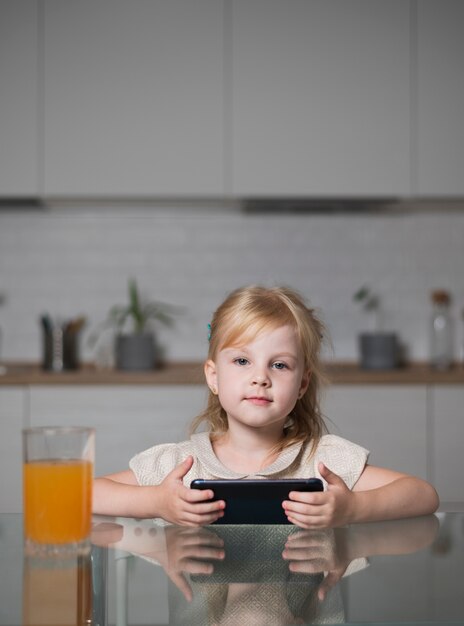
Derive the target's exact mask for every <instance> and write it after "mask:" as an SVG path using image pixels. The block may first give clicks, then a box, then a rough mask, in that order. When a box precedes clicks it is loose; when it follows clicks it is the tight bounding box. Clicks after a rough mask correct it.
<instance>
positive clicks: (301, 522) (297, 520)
mask: <svg viewBox="0 0 464 626" xmlns="http://www.w3.org/2000/svg"><path fill="white" fill-rule="evenodd" d="M319 472H320V474H321V476H322V477H323V478H325V480H326V481H327V483H328V487H327V491H320V492H318V491H313V492H303V491H291V492H290V493H289V498H290V499H289V500H285V501H284V502H282V506H283V508H284V509H285V513H286V514H287V518H288V520H289V521H290V522H292V524H295V525H296V526H300V528H335V527H337V526H344V525H345V524H348V523H349V522H350V521H351V519H352V516H353V511H354V502H355V499H356V496H355V494H354V493H353V492H352V491H351V490H350V489H348V487H347V486H346V484H345V483H344V481H343V480H342V479H341V478H340V476H337V474H334V472H331V471H330V470H329V469H328V468H327V467H326V466H325V465H324V464H323V463H319Z"/></svg>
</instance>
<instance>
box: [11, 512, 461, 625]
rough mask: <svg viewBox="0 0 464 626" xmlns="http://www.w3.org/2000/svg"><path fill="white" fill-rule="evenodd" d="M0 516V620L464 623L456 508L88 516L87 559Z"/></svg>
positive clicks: (42, 622) (17, 517) (16, 622)
mask: <svg viewBox="0 0 464 626" xmlns="http://www.w3.org/2000/svg"><path fill="white" fill-rule="evenodd" d="M22 541H23V539H22V517H21V516H20V515H17V514H2V515H0V625H1V626H14V625H19V624H24V625H34V626H39V625H40V626H45V625H46V626H52V625H53V624H56V625H58V624H59V625H60V626H68V625H75V626H77V625H78V626H81V625H84V624H92V625H94V626H106V625H112V624H114V625H117V626H126V625H127V626H129V625H130V626H137V625H142V624H152V625H154V624H164V625H167V624H170V625H174V624H176V625H181V624H185V625H188V626H196V625H203V624H204V625H205V626H206V625H207V626H210V625H211V626H212V625H219V624H221V625H227V624H232V625H234V626H237V625H238V626H242V625H243V626H248V625H250V626H254V625H262V626H271V625H273V624H279V625H280V624H353V625H354V624H382V625H387V624H388V625H390V624H403V625H413V624H414V625H419V624H428V625H431V624H437V625H439V624H441V625H444V624H448V625H449V624H464V514H463V513H438V514H436V515H432V516H427V517H421V518H415V519H407V520H400V521H394V522H382V523H371V524H359V525H352V526H349V527H346V528H340V529H335V530H325V531H316V530H314V531H302V530H300V529H298V528H296V527H294V526H209V527H206V528H201V529H190V528H180V527H176V526H160V525H158V524H156V523H155V522H153V521H151V520H143V521H142V520H134V519H128V518H105V517H95V518H94V520H93V535H92V543H93V545H92V550H91V553H90V554H89V555H88V556H87V557H82V556H81V557H75V558H69V559H67V560H65V559H61V560H60V561H53V560H50V559H48V560H45V559H38V558H37V557H35V558H33V557H28V556H26V555H24V553H23V545H22Z"/></svg>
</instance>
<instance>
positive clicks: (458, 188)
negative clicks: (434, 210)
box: [413, 0, 464, 197]
mask: <svg viewBox="0 0 464 626" xmlns="http://www.w3.org/2000/svg"><path fill="white" fill-rule="evenodd" d="M463 26H464V2H462V0H420V1H419V2H417V96H416V97H417V102H416V105H417V106H416V107H415V108H414V111H415V116H414V118H413V119H414V124H415V131H416V132H417V146H416V150H417V182H416V186H417V189H414V190H413V192H415V193H416V194H417V195H419V196H425V197H427V196H442V197H446V196H448V197H453V196H463V195H464V37H463V36H462V31H463Z"/></svg>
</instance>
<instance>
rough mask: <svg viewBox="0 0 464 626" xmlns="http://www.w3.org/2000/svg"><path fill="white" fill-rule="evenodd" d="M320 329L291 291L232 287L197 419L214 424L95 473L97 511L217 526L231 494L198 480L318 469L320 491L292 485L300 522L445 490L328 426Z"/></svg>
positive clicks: (327, 523)
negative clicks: (114, 469)
mask: <svg viewBox="0 0 464 626" xmlns="http://www.w3.org/2000/svg"><path fill="white" fill-rule="evenodd" d="M323 333H324V329H323V326H322V324H321V322H320V321H319V320H318V319H317V317H316V315H315V314H314V311H313V310H312V309H309V308H307V306H306V305H305V303H304V302H303V300H302V299H301V297H300V296H299V295H298V294H296V293H295V292H294V291H292V290H290V289H286V288H272V289H266V288H264V287H248V288H244V289H240V290H238V291H236V292H234V293H232V294H231V295H230V296H229V297H228V298H227V299H226V300H225V302H224V303H223V304H222V305H221V306H220V307H219V308H218V310H217V311H216V313H215V314H214V316H213V319H212V321H211V336H210V345H209V353H208V360H207V361H206V364H205V375H206V380H207V383H208V386H209V388H210V395H209V400H208V406H207V409H206V411H205V412H204V413H203V414H202V415H200V416H199V417H198V418H197V419H196V420H195V422H194V427H197V426H198V425H200V424H201V423H202V422H206V424H207V426H208V430H209V432H206V433H205V432H203V433H199V434H194V435H193V436H192V437H191V439H190V440H189V441H185V442H182V443H179V444H163V445H158V446H154V447H152V448H150V449H148V450H146V451H145V452H142V453H140V454H138V455H136V456H135V457H134V458H133V459H132V460H131V462H130V468H131V469H129V470H126V471H123V472H119V473H117V474H112V475H110V476H106V477H104V478H100V479H97V480H96V481H95V489H94V510H95V512H98V513H103V514H109V515H128V516H134V517H139V518H140V517H160V518H163V519H164V520H167V521H169V522H174V523H176V524H184V525H191V526H199V525H205V524H211V523H212V522H214V521H215V520H217V519H218V518H220V517H221V516H222V515H223V509H224V507H225V506H226V503H224V502H223V501H217V502H210V501H209V500H210V499H211V498H212V497H213V493H212V491H210V490H205V491H197V490H190V489H189V488H188V485H189V484H190V481H191V480H193V479H194V478H244V479H246V478H251V477H257V478H263V479H265V478H292V477H299V478H303V477H309V476H320V477H322V479H323V480H324V483H325V486H326V490H325V491H324V492H321V493H302V492H292V493H290V495H289V499H288V500H286V501H285V502H283V503H282V504H283V508H284V510H285V513H286V515H287V518H288V520H289V521H290V522H292V523H294V524H296V525H298V526H300V527H302V528H314V527H335V526H341V525H344V524H348V523H351V522H359V521H373V520H379V519H392V518H398V517H407V516H411V515H422V514H425V513H430V512H433V511H434V510H436V508H437V506H438V498H437V494H436V492H435V490H434V489H433V487H432V486H431V485H429V484H428V483H426V482H425V481H423V480H420V479H419V478H414V477H412V476H408V475H406V474H402V473H399V472H395V471H393V470H390V469H384V468H379V467H374V466H371V465H368V464H367V456H368V453H367V451H366V450H364V449H363V448H361V447H360V446H357V445H356V444H353V443H351V442H348V441H346V440H344V439H341V438H340V437H336V436H334V435H324V434H323V433H324V423H323V419H322V416H321V412H320V409H319V392H320V385H321V381H322V374H321V364H320V361H319V350H320V345H321V341H322V337H323Z"/></svg>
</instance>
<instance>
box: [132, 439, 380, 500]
mask: <svg viewBox="0 0 464 626" xmlns="http://www.w3.org/2000/svg"><path fill="white" fill-rule="evenodd" d="M311 449H312V444H311V443H305V444H302V443H298V444H294V445H292V446H289V447H288V448H285V450H283V451H282V452H281V453H280V455H279V456H278V458H277V459H276V460H275V461H274V463H272V464H271V465H268V466H267V467H265V468H264V469H262V470H260V471H259V472H257V473H256V474H240V473H238V472H234V471H232V470H230V469H228V468H227V467H225V466H224V465H223V464H222V463H221V462H220V461H219V459H218V458H217V456H216V455H215V453H214V450H213V447H212V445H211V441H210V438H209V433H207V432H202V433H196V434H194V435H192V437H191V438H190V439H189V440H188V441H182V442H181V443H163V444H159V445H157V446H153V447H152V448H148V450H145V451H144V452H140V453H139V454H136V455H135V456H134V457H132V459H131V460H130V462H129V467H130V468H131V470H132V471H133V472H134V474H135V477H136V478H137V482H138V483H139V484H140V485H158V484H159V483H160V482H161V481H162V480H163V479H164V478H165V477H166V475H167V474H168V473H169V472H170V471H171V470H173V469H174V468H175V467H176V466H177V465H179V463H182V461H184V460H185V459H186V458H187V457H188V456H190V455H191V456H193V458H194V462H193V466H192V468H191V469H190V471H189V472H188V474H187V475H186V476H185V477H184V484H185V485H186V486H189V485H190V483H191V481H192V480H194V479H195V478H204V479H213V478H244V479H247V478H263V479H264V478H273V479H277V478H312V477H317V478H321V475H320V474H319V472H318V470H317V466H318V463H319V462H320V461H322V462H323V463H324V465H326V466H327V467H328V468H329V469H330V470H332V471H333V472H335V474H338V476H340V477H341V478H342V479H343V481H344V482H345V483H346V485H347V486H348V487H349V488H350V489H352V488H353V486H354V485H355V483H356V482H357V480H358V478H359V477H360V476H361V473H362V471H363V469H364V466H365V464H366V462H367V458H368V456H369V452H368V451H367V450H365V449H364V448H362V447H361V446H358V445H357V444H355V443H352V442H351V441H348V440H346V439H342V438H341V437H338V436H337V435H324V436H323V437H322V438H321V440H320V442H319V445H318V446H317V449H316V450H315V452H314V454H312V455H311V456H310V452H311ZM309 456H310V458H308V457H309ZM324 483H325V481H324ZM324 486H325V485H324Z"/></svg>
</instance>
